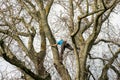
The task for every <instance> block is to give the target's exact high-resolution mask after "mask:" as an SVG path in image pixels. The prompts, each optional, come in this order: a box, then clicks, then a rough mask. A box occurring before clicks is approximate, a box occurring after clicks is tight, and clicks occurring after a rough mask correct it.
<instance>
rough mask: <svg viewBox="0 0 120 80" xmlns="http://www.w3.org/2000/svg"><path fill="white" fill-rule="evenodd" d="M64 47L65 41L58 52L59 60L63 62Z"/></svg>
mask: <svg viewBox="0 0 120 80" xmlns="http://www.w3.org/2000/svg"><path fill="white" fill-rule="evenodd" d="M65 45H66V41H64V42H63V44H62V45H61V51H60V59H61V60H63V59H62V58H63V53H64V51H65Z"/></svg>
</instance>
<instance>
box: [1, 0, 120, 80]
mask: <svg viewBox="0 0 120 80" xmlns="http://www.w3.org/2000/svg"><path fill="white" fill-rule="evenodd" d="M119 2H120V1H119V0H14V1H12V0H11V1H9V0H1V1H0V6H1V7H0V36H1V40H0V56H2V57H3V58H4V59H5V60H6V61H7V62H9V63H10V64H12V65H14V66H16V67H17V68H19V69H20V71H21V72H22V73H23V74H24V77H25V78H26V79H27V80H32V79H35V80H51V77H52V73H49V72H48V70H46V69H45V67H44V62H45V60H46V59H45V56H46V54H47V53H49V52H48V51H47V49H48V47H47V40H48V42H49V44H50V45H53V44H56V35H54V33H56V32H57V31H58V30H59V29H58V28H59V27H60V28H61V29H63V30H65V31H66V30H67V31H68V32H67V36H68V37H69V38H70V40H71V41H70V43H72V46H73V48H74V51H73V52H68V54H69V53H71V54H72V55H73V58H74V59H73V61H71V63H72V64H73V63H74V61H75V65H72V66H68V67H67V65H69V63H68V62H69V61H70V60H69V61H66V63H65V61H63V62H61V61H60V60H59V57H60V56H59V50H58V47H57V46H51V49H50V51H52V55H53V67H54V68H55V69H56V71H57V73H58V74H59V75H60V78H61V79H62V80H71V79H73V80H90V79H94V80H95V79H98V80H108V79H109V77H110V76H109V75H108V73H109V71H110V69H111V70H113V72H114V74H116V75H117V77H119V76H120V71H119V66H120V65H116V64H120V61H119V57H118V55H119V53H120V42H119V41H120V39H119V36H120V35H118V34H119V33H120V32H119V33H116V32H113V31H114V26H112V25H111V24H110V21H109V17H110V15H111V13H113V12H114V11H116V9H118V8H116V7H117V6H118V5H119ZM56 5H60V6H59V7H58V9H61V10H60V11H58V12H56V14H54V15H53V14H52V11H54V10H55V9H56ZM53 17H55V19H53ZM52 21H53V22H52ZM53 23H54V24H53ZM104 24H107V26H105V25H104ZM56 25H57V26H56ZM56 29H57V30H56ZM107 29H108V30H111V31H108V32H107ZM118 29H119V27H118ZM104 30H106V31H105V32H104ZM112 30H113V31H112ZM117 31H119V30H117ZM111 32H112V35H115V34H117V35H118V36H116V37H115V36H112V35H111ZM59 34H60V36H62V35H61V32H60V33H59ZM104 34H105V35H107V37H106V38H105V37H104V36H103V35H104ZM100 35H102V37H100ZM35 41H37V43H35ZM103 42H104V43H103ZM39 44H40V45H39ZM36 45H37V46H36ZM101 45H107V46H106V47H105V48H107V50H108V54H109V56H108V57H106V53H107V52H104V53H103V55H102V57H100V56H98V55H99V54H97V53H100V52H102V51H98V50H96V51H95V52H94V51H93V50H94V48H95V47H98V46H101ZM114 46H115V47H114ZM101 47H102V46H101ZM77 48H80V50H77ZM103 51H104V50H103ZM111 54H112V55H111ZM96 55H97V56H96ZM110 55H111V56H110ZM68 57H70V56H68ZM98 59H99V60H100V61H102V63H103V65H102V66H101V68H102V69H101V73H100V72H96V73H97V74H95V73H94V70H95V66H96V65H93V64H92V63H91V62H92V61H95V60H96V61H97V60H98ZM88 62H90V63H88ZM71 63H70V64H71ZM94 63H95V64H99V63H100V62H99V61H98V62H94ZM46 64H47V63H46ZM93 66H94V67H93ZM91 68H94V70H92V69H91ZM50 69H51V68H50ZM71 69H72V71H73V72H74V73H73V74H74V78H73V76H71V74H72V71H70V70H71ZM99 73H100V74H99ZM50 74H51V75H50ZM96 75H98V76H97V77H95V76H96ZM57 78H59V77H58V76H57ZM57 78H56V79H57Z"/></svg>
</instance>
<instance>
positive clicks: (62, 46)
mask: <svg viewBox="0 0 120 80" xmlns="http://www.w3.org/2000/svg"><path fill="white" fill-rule="evenodd" d="M65 48H68V49H69V50H73V48H72V47H71V46H70V44H68V43H67V42H66V41H64V42H63V44H62V45H61V51H60V58H61V60H62V58H63V53H64V51H65Z"/></svg>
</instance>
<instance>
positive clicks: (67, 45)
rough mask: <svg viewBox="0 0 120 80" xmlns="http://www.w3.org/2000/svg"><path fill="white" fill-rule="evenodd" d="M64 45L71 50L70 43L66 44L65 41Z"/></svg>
mask: <svg viewBox="0 0 120 80" xmlns="http://www.w3.org/2000/svg"><path fill="white" fill-rule="evenodd" d="M65 47H66V48H68V49H70V50H73V48H72V47H71V45H70V44H68V43H66V45H65Z"/></svg>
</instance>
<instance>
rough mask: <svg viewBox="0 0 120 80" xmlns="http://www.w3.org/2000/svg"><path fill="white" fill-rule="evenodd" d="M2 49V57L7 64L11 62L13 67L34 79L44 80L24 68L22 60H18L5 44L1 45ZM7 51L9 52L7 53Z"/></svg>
mask: <svg viewBox="0 0 120 80" xmlns="http://www.w3.org/2000/svg"><path fill="white" fill-rule="evenodd" d="M0 47H1V50H2V51H0V52H2V53H1V54H2V57H3V58H4V59H5V60H6V61H7V62H9V63H10V64H12V65H15V66H16V67H18V68H20V69H21V70H23V71H24V72H25V73H27V74H28V75H30V76H31V77H32V78H33V79H36V80H44V79H42V78H41V77H39V76H38V75H36V74H34V73H33V72H32V71H31V70H30V69H28V68H26V67H25V66H24V63H23V62H21V61H20V60H18V59H17V57H16V56H14V55H13V54H12V52H11V51H10V50H9V49H8V48H7V46H6V45H5V44H4V42H2V43H0ZM6 51H8V52H6Z"/></svg>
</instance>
